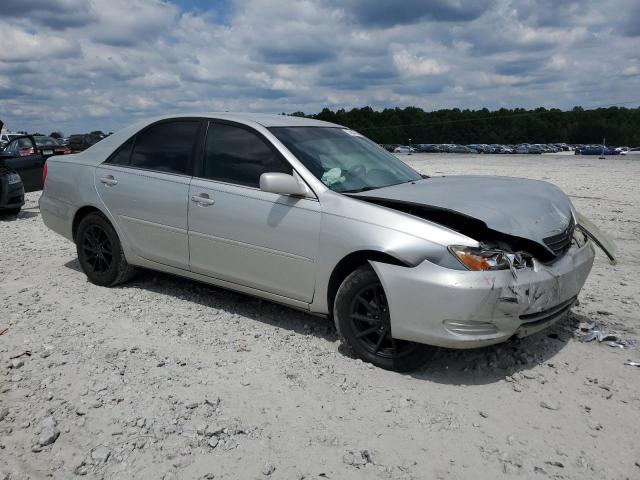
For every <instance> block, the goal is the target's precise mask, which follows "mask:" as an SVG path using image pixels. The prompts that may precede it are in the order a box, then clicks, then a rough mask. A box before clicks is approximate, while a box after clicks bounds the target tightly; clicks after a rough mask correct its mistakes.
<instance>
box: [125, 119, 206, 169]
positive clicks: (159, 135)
mask: <svg viewBox="0 0 640 480" xmlns="http://www.w3.org/2000/svg"><path fill="white" fill-rule="evenodd" d="M199 125H200V122H199V121H197V120H181V121H175V122H163V123H159V124H157V125H153V126H152V127H150V128H148V129H147V130H145V131H143V132H142V133H140V134H138V135H137V136H136V140H135V144H134V147H133V151H132V152H131V160H130V165H131V166H132V167H137V168H144V169H148V170H157V171H160V172H170V173H187V169H188V167H189V158H190V157H191V153H192V151H193V144H194V142H195V139H196V135H197V133H198V127H199Z"/></svg>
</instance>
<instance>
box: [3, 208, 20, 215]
mask: <svg viewBox="0 0 640 480" xmlns="http://www.w3.org/2000/svg"><path fill="white" fill-rule="evenodd" d="M20 210H22V207H18V208H6V209H4V210H0V215H6V216H10V217H14V216H16V215H18V214H19V213H20Z"/></svg>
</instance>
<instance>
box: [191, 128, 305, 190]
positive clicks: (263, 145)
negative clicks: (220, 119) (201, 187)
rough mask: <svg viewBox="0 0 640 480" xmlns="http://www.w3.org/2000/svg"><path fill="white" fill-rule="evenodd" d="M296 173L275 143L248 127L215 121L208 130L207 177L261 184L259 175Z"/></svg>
mask: <svg viewBox="0 0 640 480" xmlns="http://www.w3.org/2000/svg"><path fill="white" fill-rule="evenodd" d="M269 172H280V173H288V174H290V175H291V174H292V173H293V167H291V165H290V164H289V162H287V161H286V160H285V159H284V158H283V157H282V156H281V155H280V153H279V152H278V151H277V150H276V149H275V147H274V146H273V145H270V144H269V143H267V141H266V140H264V139H263V138H262V137H260V136H259V135H257V134H256V133H254V132H252V131H251V130H249V129H246V128H242V127H237V126H234V125H227V124H222V123H212V124H211V125H210V126H209V131H208V133H207V143H206V150H205V160H204V175H203V177H204V178H208V179H211V180H218V181H221V182H226V183H233V184H236V185H244V186H247V187H254V188H259V186H260V175H262V174H263V173H269Z"/></svg>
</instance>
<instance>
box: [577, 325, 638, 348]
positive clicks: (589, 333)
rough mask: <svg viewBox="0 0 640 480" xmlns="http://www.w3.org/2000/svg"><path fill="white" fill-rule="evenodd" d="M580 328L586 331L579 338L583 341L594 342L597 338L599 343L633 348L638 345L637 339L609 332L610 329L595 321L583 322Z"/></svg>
mask: <svg viewBox="0 0 640 480" xmlns="http://www.w3.org/2000/svg"><path fill="white" fill-rule="evenodd" d="M580 330H581V331H582V332H586V333H584V335H582V336H580V337H579V338H578V339H579V340H580V341H581V342H583V343H587V342H593V341H594V340H597V341H598V343H605V344H607V345H609V346H610V347H616V348H632V347H635V345H636V341H635V340H625V339H622V338H620V337H618V336H617V335H613V334H611V333H609V330H607V329H606V328H605V327H601V326H599V325H598V324H597V323H595V322H591V323H581V324H580Z"/></svg>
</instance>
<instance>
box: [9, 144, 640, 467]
mask: <svg viewBox="0 0 640 480" xmlns="http://www.w3.org/2000/svg"><path fill="white" fill-rule="evenodd" d="M402 158H403V159H404V160H406V161H408V162H409V163H411V164H412V165H414V166H415V167H416V168H418V169H419V170H420V171H422V172H424V173H427V174H431V175H441V174H461V173H466V174H469V173H475V174H498V175H512V176H522V177H530V178H538V179H545V180H548V181H550V182H553V183H555V184H557V185H559V186H560V187H561V188H563V189H564V190H565V191H566V192H567V193H568V194H569V195H571V198H572V200H573V201H574V202H575V205H576V206H577V208H578V209H579V210H581V211H582V212H583V213H585V214H586V215H587V216H589V217H590V218H591V219H592V220H593V221H594V222H595V223H596V224H598V225H599V226H600V227H601V228H602V229H603V230H605V231H606V232H608V233H609V234H610V236H611V237H613V239H614V240H615V241H616V242H617V244H618V247H619V253H620V258H621V263H620V265H619V266H615V267H613V266H610V265H609V264H608V263H607V262H606V260H605V258H604V256H603V255H602V254H599V255H598V257H597V259H596V263H595V267H594V269H593V272H592V274H591V276H590V278H589V280H588V282H587V284H586V286H585V288H584V290H583V292H582V294H581V296H580V300H581V304H580V305H579V306H578V307H576V308H574V310H573V313H572V315H571V317H570V318H569V319H567V320H566V321H563V322H561V323H559V324H557V325H556V326H554V327H552V328H551V329H550V330H548V331H546V332H543V333H541V334H538V335H536V336H534V337H531V338H528V339H525V340H523V341H520V342H517V341H515V342H511V343H508V344H505V345H502V346H497V347H494V348H485V349H481V350H476V351H459V352H458V351H440V352H439V354H438V355H437V357H436V358H435V359H434V360H433V362H432V363H431V364H430V365H429V366H427V367H425V368H424V369H422V370H420V371H416V372H414V373H412V374H409V375H400V374H397V373H392V372H386V371H383V370H379V369H376V368H372V367H371V366H369V365H367V364H364V363H362V362H360V361H357V360H354V359H353V358H352V357H351V355H350V353H349V352H348V351H347V350H346V349H345V348H344V347H342V346H341V345H340V342H339V341H338V339H337V338H336V334H335V331H334V328H333V327H332V325H331V324H330V323H328V322H327V321H326V320H323V319H320V318H315V317H312V316H309V315H305V314H303V313H300V312H297V311H294V310H290V309H287V308H284V307H280V306H277V305H274V304H271V303H268V302H264V301H260V300H256V299H253V298H249V297H245V296H242V295H238V294H235V293H231V292H227V291H223V290H220V289H217V288H212V287H208V286H205V285H202V284H198V283H194V282H191V281H186V280H181V279H179V278H175V277H171V276H168V275H163V274H156V273H153V272H143V273H142V274H140V275H139V276H138V277H137V278H136V279H135V280H134V281H132V282H131V283H129V284H127V285H124V286H121V287H118V288H113V289H105V288H100V287H96V286H93V285H91V284H89V283H88V282H87V281H86V279H85V277H84V275H83V274H82V273H81V272H80V271H79V267H78V263H77V261H76V254H75V248H74V246H73V245H72V244H71V243H69V242H67V241H66V240H64V239H63V238H61V237H59V236H57V235H56V234H54V233H52V232H50V231H48V230H47V229H46V228H45V227H44V225H43V224H42V221H41V219H40V215H39V212H38V208H37V198H38V196H39V194H29V195H28V202H27V205H26V208H25V210H24V211H23V212H22V213H21V214H20V216H19V217H18V218H17V219H4V220H1V221H0V330H1V329H2V328H3V327H8V330H7V331H6V333H4V334H3V335H2V336H0V362H1V364H0V367H1V368H0V418H1V419H0V472H2V473H0V479H6V478H11V479H26V478H33V479H35V478H45V477H51V478H55V479H69V478H74V476H75V475H86V477H85V478H105V479H112V478H119V479H132V478H144V479H146V478H149V479H163V478H164V479H170V478H179V479H182V478H185V479H191V478H216V479H236V478H238V479H244V478H248V479H254V478H275V479H296V478H309V479H321V478H328V479H352V478H355V479H365V478H366V479H372V478H373V479H375V478H380V479H395V478H398V479H410V478H425V479H436V478H443V479H444V478H446V479H462V478H473V479H496V478H512V477H513V476H519V477H520V478H534V479H536V478H540V479H544V478H568V479H585V478H589V479H591V478H593V479H626V478H640V440H639V439H640V434H639V433H638V432H639V431H640V430H639V427H640V368H637V367H633V366H627V365H624V362H625V361H626V360H628V359H631V360H637V361H640V351H639V350H638V348H637V347H636V348H634V349H631V350H620V349H616V348H611V347H609V346H606V345H604V344H583V343H580V342H578V341H577V340H576V337H577V336H578V335H579V330H578V328H577V325H578V323H579V321H583V320H587V319H588V320H594V321H597V322H599V323H600V324H603V325H605V326H607V327H608V328H609V329H610V330H611V331H613V332H615V333H618V334H620V335H621V336H623V337H625V338H630V339H633V338H637V337H638V333H639V331H640V315H639V314H638V311H639V298H640V297H639V296H638V286H639V284H640V275H639V274H640V268H639V267H640V249H639V248H638V238H639V237H640V213H639V212H640V190H639V189H638V180H639V179H640V161H637V160H635V161H634V160H629V159H625V158H608V159H607V160H598V159H597V158H595V157H576V156H557V157H554V156H542V157H541V156H533V157H528V156H489V155H486V156H485V155H478V156H470V155H467V156H454V155H449V156H434V155H412V156H403V157H402ZM428 308H429V306H428V305H425V311H428ZM549 334H551V336H550V335H549ZM25 351H29V352H31V355H30V356H29V355H23V356H21V357H19V358H18V359H13V361H12V360H11V358H10V357H12V356H15V355H19V354H20V353H23V352H25ZM12 362H13V363H12ZM21 363H23V365H21ZM56 432H59V436H58V437H57V438H56ZM46 437H49V438H46ZM54 439H55V441H54V442H53V443H52V444H50V445H45V446H38V444H39V442H40V441H42V442H43V443H47V441H52V440H54Z"/></svg>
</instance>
